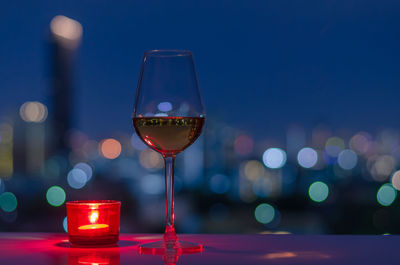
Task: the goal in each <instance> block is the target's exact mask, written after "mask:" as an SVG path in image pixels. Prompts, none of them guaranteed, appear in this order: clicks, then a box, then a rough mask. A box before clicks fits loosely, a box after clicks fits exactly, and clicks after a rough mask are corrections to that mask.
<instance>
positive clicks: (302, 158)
mask: <svg viewBox="0 0 400 265" xmlns="http://www.w3.org/2000/svg"><path fill="white" fill-rule="evenodd" d="M297 162H299V165H300V166H302V167H304V168H311V167H313V166H315V165H316V164H317V162H318V153H317V151H315V150H314V149H312V148H310V147H304V148H303V149H301V150H300V151H299V153H298V154H297Z"/></svg>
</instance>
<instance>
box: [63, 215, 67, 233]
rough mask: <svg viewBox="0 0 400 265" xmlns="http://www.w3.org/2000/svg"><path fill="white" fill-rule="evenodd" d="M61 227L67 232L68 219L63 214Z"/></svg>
mask: <svg viewBox="0 0 400 265" xmlns="http://www.w3.org/2000/svg"><path fill="white" fill-rule="evenodd" d="M63 228H64V231H65V232H66V233H68V219H67V217H66V216H65V218H64V220H63Z"/></svg>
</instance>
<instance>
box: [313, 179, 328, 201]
mask: <svg viewBox="0 0 400 265" xmlns="http://www.w3.org/2000/svg"><path fill="white" fill-rule="evenodd" d="M308 195H309V196H310V199H311V200H313V201H314V202H323V201H325V200H326V198H328V195H329V187H328V185H326V184H325V183H324V182H322V181H316V182H314V183H312V184H311V185H310V187H309V189H308Z"/></svg>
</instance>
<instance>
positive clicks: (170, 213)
mask: <svg viewBox="0 0 400 265" xmlns="http://www.w3.org/2000/svg"><path fill="white" fill-rule="evenodd" d="M164 162H165V197H166V215H167V216H166V228H165V234H164V241H166V242H167V243H168V242H175V241H176V240H177V236H176V233H175V226H174V221H175V215H174V163H175V156H165V157H164Z"/></svg>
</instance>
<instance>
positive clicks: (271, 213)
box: [254, 203, 275, 224]
mask: <svg viewBox="0 0 400 265" xmlns="http://www.w3.org/2000/svg"><path fill="white" fill-rule="evenodd" d="M254 216H255V218H256V220H257V221H258V222H260V223H262V224H268V223H270V222H272V220H274V218H275V209H274V207H273V206H271V205H270V204H268V203H262V204H260V205H258V206H257V207H256V209H255V211H254Z"/></svg>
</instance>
